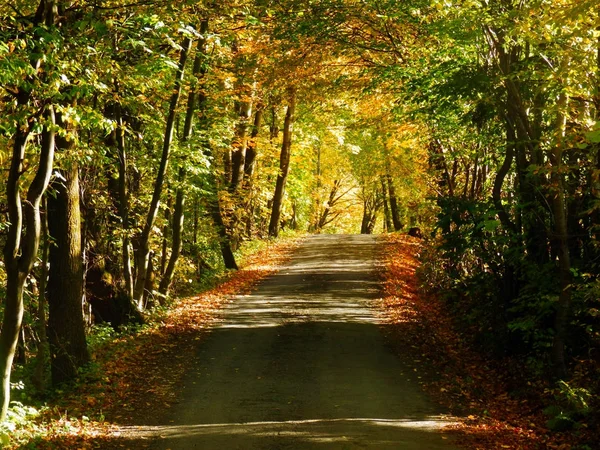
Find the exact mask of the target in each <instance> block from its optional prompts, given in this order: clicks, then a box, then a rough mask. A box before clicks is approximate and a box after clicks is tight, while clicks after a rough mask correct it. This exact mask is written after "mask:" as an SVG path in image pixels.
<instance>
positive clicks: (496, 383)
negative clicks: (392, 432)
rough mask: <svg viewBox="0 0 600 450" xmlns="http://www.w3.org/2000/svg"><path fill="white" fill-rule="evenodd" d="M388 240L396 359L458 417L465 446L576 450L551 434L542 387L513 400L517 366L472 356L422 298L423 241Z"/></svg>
mask: <svg viewBox="0 0 600 450" xmlns="http://www.w3.org/2000/svg"><path fill="white" fill-rule="evenodd" d="M384 240H385V243H384V244H383V246H382V252H381V259H382V269H381V278H382V284H383V298H382V299H381V305H380V306H381V309H382V311H383V316H384V323H385V325H386V327H385V329H386V330H388V331H387V334H388V339H389V340H390V343H391V345H392V346H393V347H394V348H395V349H396V351H398V352H399V353H402V354H408V355H409V356H410V357H412V359H413V361H414V369H416V370H418V371H419V372H420V373H421V378H420V384H421V385H422V387H423V389H424V390H425V391H426V392H428V393H429V394H430V395H431V396H432V397H434V398H435V399H436V400H437V401H439V402H440V403H441V404H443V405H445V406H447V407H448V408H450V410H451V411H453V412H454V413H455V415H456V416H457V419H458V423H457V424H456V425H452V426H450V427H451V428H452V431H453V432H454V434H456V435H457V436H458V440H459V443H461V444H463V445H464V446H465V447H467V448H470V449H476V450H479V449H481V450H484V449H485V450H487V449H505V448H506V449H524V450H528V449H556V450H567V449H572V448H576V445H577V440H578V436H577V435H576V434H575V433H551V432H550V431H549V430H548V429H547V428H546V421H547V418H546V417H545V416H544V414H543V413H542V409H543V405H542V404H541V398H540V395H543V393H544V386H543V384H542V383H541V382H539V381H537V382H531V383H529V382H528V383H529V385H527V386H526V388H527V389H530V390H531V391H532V393H534V395H531V397H530V398H523V396H519V397H516V396H513V395H511V393H510V389H509V386H510V385H514V383H515V381H514V380H511V373H510V372H509V371H508V370H506V367H507V365H509V364H510V361H502V362H501V363H498V362H494V361H490V360H487V359H486V358H485V357H484V356H483V355H481V354H479V353H477V352H475V351H474V350H473V349H471V348H470V347H469V345H468V344H467V342H466V339H465V337H464V336H462V335H461V333H460V332H459V331H458V330H457V329H456V327H455V326H454V323H453V320H452V317H451V315H450V314H449V313H448V311H447V309H446V308H445V305H444V304H443V303H442V302H441V301H440V300H439V299H437V298H435V296H431V295H425V294H423V293H422V292H420V290H419V287H418V281H417V277H416V274H415V272H416V269H417V268H418V267H419V261H418V256H417V255H418V254H419V252H420V251H421V250H422V246H423V243H422V241H421V240H420V239H417V238H413V237H410V236H406V235H400V234H389V235H386V236H385V237H384ZM503 368H504V370H503ZM520 381H521V380H519V382H520ZM536 383H537V384H541V385H539V386H537V385H535V384H536ZM546 391H548V390H547V389H546ZM582 436H583V437H584V438H585V433H579V437H582ZM580 448H582V449H583V448H590V447H588V446H583V447H580Z"/></svg>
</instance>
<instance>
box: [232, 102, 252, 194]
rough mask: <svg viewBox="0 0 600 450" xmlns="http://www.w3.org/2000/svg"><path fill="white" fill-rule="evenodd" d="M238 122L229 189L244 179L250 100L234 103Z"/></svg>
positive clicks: (236, 186) (234, 188) (250, 108)
mask: <svg viewBox="0 0 600 450" xmlns="http://www.w3.org/2000/svg"><path fill="white" fill-rule="evenodd" d="M236 110H237V112H238V123H237V125H236V128H235V138H234V142H233V151H232V153H231V184H230V185H229V189H230V191H235V190H236V189H237V188H238V186H240V185H241V184H242V181H243V180H244V173H245V170H244V169H245V164H246V151H247V147H248V132H247V130H248V120H249V119H250V117H251V115H252V102H251V101H250V100H245V99H244V100H240V101H238V102H237V104H236Z"/></svg>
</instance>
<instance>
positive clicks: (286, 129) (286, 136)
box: [269, 88, 296, 237]
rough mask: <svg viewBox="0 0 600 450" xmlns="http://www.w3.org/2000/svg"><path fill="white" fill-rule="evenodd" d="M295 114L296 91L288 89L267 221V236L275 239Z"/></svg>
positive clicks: (287, 168) (277, 232)
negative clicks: (273, 191) (271, 203)
mask: <svg viewBox="0 0 600 450" xmlns="http://www.w3.org/2000/svg"><path fill="white" fill-rule="evenodd" d="M295 112H296V89H295V88H290V89H289V100H288V107H287V111H286V114H285V121H284V125H283V143H282V145H281V154H280V157H279V175H277V182H276V184H275V194H274V195H273V206H272V208H271V220H270V221H269V236H273V237H277V235H278V234H279V221H280V218H281V209H282V206H283V199H284V196H285V185H286V182H287V177H288V173H289V170H290V157H291V150H292V131H293V127H294V115H295Z"/></svg>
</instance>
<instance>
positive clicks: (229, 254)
mask: <svg viewBox="0 0 600 450" xmlns="http://www.w3.org/2000/svg"><path fill="white" fill-rule="evenodd" d="M214 182H215V184H216V179H215V180H214ZM208 208H209V210H210V215H211V217H212V219H213V222H214V224H215V228H216V229H217V235H218V236H219V248H220V249H221V254H222V255H223V263H224V264H225V268H226V269H232V270H237V269H238V266H237V263H236V262H235V256H234V255H233V251H232V250H231V241H230V239H229V235H228V234H227V229H226V228H225V223H224V222H223V216H222V215H221V214H222V213H221V206H220V204H219V197H218V194H217V193H216V192H215V194H214V199H212V200H211V201H210V205H209V207H208Z"/></svg>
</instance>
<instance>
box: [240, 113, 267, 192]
mask: <svg viewBox="0 0 600 450" xmlns="http://www.w3.org/2000/svg"><path fill="white" fill-rule="evenodd" d="M263 110H264V108H263V107H262V106H260V105H259V107H258V108H257V110H256V113H255V114H254V124H253V125H252V132H251V133H250V140H249V141H248V146H247V148H246V160H245V161H244V173H245V177H246V179H247V180H250V179H251V178H252V175H254V169H255V168H256V156H257V152H256V138H257V136H258V133H259V132H260V127H261V124H262V118H263Z"/></svg>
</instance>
